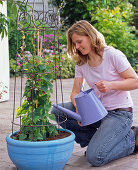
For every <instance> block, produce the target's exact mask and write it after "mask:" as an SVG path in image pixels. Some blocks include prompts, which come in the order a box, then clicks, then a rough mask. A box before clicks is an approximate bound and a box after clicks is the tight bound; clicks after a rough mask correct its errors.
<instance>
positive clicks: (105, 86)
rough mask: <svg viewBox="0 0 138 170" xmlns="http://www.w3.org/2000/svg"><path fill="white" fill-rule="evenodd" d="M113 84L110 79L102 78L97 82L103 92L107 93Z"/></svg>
mask: <svg viewBox="0 0 138 170" xmlns="http://www.w3.org/2000/svg"><path fill="white" fill-rule="evenodd" d="M111 85H112V82H110V81H105V80H100V81H98V82H96V87H97V88H98V90H99V91H100V92H101V93H106V92H108V91H110V90H111Z"/></svg>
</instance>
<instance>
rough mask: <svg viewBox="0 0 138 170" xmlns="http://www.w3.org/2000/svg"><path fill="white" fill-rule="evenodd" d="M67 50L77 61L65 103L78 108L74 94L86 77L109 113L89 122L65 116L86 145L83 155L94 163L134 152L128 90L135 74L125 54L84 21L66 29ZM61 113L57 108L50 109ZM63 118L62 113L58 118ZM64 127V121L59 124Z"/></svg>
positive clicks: (135, 131)
mask: <svg viewBox="0 0 138 170" xmlns="http://www.w3.org/2000/svg"><path fill="white" fill-rule="evenodd" d="M67 40H68V54H69V55H70V56H71V57H72V59H73V60H74V61H75V63H76V67H75V79H74V85H73V89H72V93H71V102H69V103H64V107H66V108H68V109H70V110H72V111H76V112H77V108H76V103H75V99H74V97H75V96H76V95H77V94H79V93H80V84H82V83H83V80H84V79H85V80H86V82H87V83H88V85H89V86H90V87H92V86H93V85H94V84H95V85H96V88H95V91H96V93H97V95H98V96H100V94H101V93H104V95H103V99H102V103H103V105H104V106H105V108H106V109H107V111H108V115H107V116H106V117H105V118H103V119H102V120H101V121H98V122H96V123H94V124H91V125H88V126H84V127H82V126H81V122H77V121H76V120H74V119H72V118H70V117H68V120H67V122H66V128H67V129H70V130H72V131H73V132H74V133H75V135H76V139H75V140H76V142H77V143H79V144H80V145H81V147H85V146H87V145H88V147H87V151H86V158H87V160H88V162H89V163H91V164H92V165H93V166H102V165H104V164H106V163H108V162H110V161H112V160H115V159H119V158H122V157H125V156H127V155H129V154H132V153H133V152H134V149H136V147H137V146H135V142H138V141H137V139H138V137H137V136H138V127H133V128H132V129H133V130H132V129H131V125H132V117H133V114H132V106H133V103H132V99H131V96H130V93H129V90H131V89H134V87H133V84H132V82H133V81H134V80H135V79H136V78H137V75H136V73H135V71H134V70H133V69H132V67H131V65H130V63H129V62H128V60H127V58H126V56H125V55H124V54H123V53H122V52H121V51H119V50H117V49H115V48H113V47H109V46H107V45H106V43H105V40H104V37H103V35H102V34H101V33H99V32H98V31H97V30H96V29H95V28H94V27H93V26H92V25H91V24H90V23H88V22H87V21H84V20H82V21H79V22H76V23H75V24H73V25H72V26H71V27H70V28H69V30H68V32H67ZM57 112H58V113H59V114H60V115H62V113H60V112H59V111H57V110H56V109H53V110H52V113H54V114H56V113H57ZM59 119H60V121H62V117H60V118H59ZM61 126H62V127H64V124H61Z"/></svg>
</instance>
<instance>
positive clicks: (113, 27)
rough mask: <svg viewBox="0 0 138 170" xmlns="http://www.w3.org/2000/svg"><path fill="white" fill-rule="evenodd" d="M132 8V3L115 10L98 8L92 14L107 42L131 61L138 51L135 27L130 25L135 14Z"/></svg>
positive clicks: (96, 25)
mask: <svg viewBox="0 0 138 170" xmlns="http://www.w3.org/2000/svg"><path fill="white" fill-rule="evenodd" d="M131 8H132V6H131V5H130V4H128V5H126V6H123V8H122V9H121V8H120V7H116V8H114V10H110V9H109V8H107V9H104V8H102V9H99V8H97V10H96V11H95V14H96V15H92V22H93V21H95V22H96V23H95V25H94V26H95V28H97V29H98V31H100V32H101V33H102V34H103V35H104V36H105V40H106V43H107V44H108V45H111V46H113V47H115V48H117V49H119V50H121V51H122V52H123V53H124V54H125V55H126V56H127V57H128V59H129V61H130V62H132V58H134V56H135V55H136V53H137V52H138V43H137V40H136V38H135V34H133V33H132V32H133V31H135V28H134V27H132V26H130V25H129V23H130V22H131V18H132V15H133V13H132V11H131ZM133 61H134V60H133ZM131 64H133V65H134V63H131Z"/></svg>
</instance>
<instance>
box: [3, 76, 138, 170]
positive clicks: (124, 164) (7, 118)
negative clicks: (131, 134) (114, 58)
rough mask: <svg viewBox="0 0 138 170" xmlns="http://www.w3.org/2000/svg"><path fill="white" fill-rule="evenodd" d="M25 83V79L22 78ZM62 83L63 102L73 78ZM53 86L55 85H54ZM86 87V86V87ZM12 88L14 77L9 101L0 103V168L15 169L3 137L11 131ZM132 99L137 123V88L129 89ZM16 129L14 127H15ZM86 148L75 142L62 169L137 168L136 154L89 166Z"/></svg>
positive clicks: (59, 100)
mask: <svg viewBox="0 0 138 170" xmlns="http://www.w3.org/2000/svg"><path fill="white" fill-rule="evenodd" d="M23 82H24V83H25V80H23ZM62 85H63V94H64V102H66V101H69V100H70V97H69V96H70V92H71V89H72V85H73V79H65V80H62ZM19 87H20V78H17V93H16V97H17V98H18V100H17V102H16V105H19V98H20V92H19V89H20V88H19ZM54 87H55V85H54ZM57 87H58V91H59V92H58V95H57V96H58V97H59V96H61V95H60V93H61V92H60V88H59V87H60V81H57ZM86 88H87V87H86ZM13 90H14V78H11V79H10V99H9V101H6V102H3V103H0V133H1V134H0V170H16V167H15V166H14V165H13V163H12V162H11V160H10V159H9V157H8V154H7V146H6V141H5V137H6V136H7V135H8V134H9V133H10V132H11V127H12V126H11V120H12V112H13V96H14V93H13ZM54 94H55V90H54V93H53V96H52V102H55V100H54V99H55V96H54ZM131 95H132V99H133V102H134V122H133V125H138V89H137V90H133V91H131ZM58 102H61V97H60V98H58ZM17 129H18V127H17ZM15 130H16V128H15ZM85 150H86V148H81V147H80V146H79V145H78V144H77V143H75V147H74V150H73V153H72V156H71V158H70V160H69V161H68V162H67V164H66V165H65V167H64V170H88V169H90V170H97V169H98V170H111V169H112V170H124V169H125V170H138V154H137V155H131V156H127V157H125V158H122V159H119V160H116V161H112V162H111V163H109V164H107V165H105V166H103V167H91V165H90V164H89V163H88V162H87V161H86V158H85V156H84V152H85Z"/></svg>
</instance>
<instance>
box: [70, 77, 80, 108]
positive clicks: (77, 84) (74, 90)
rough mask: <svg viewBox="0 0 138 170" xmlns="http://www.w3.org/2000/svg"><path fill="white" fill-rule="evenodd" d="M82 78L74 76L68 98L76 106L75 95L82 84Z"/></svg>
mask: <svg viewBox="0 0 138 170" xmlns="http://www.w3.org/2000/svg"><path fill="white" fill-rule="evenodd" d="M82 82H83V78H75V79H74V84H73V88H72V92H71V96H70V99H71V101H72V103H73V105H74V106H75V108H76V102H75V96H76V95H77V94H79V93H80V86H81V85H82Z"/></svg>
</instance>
